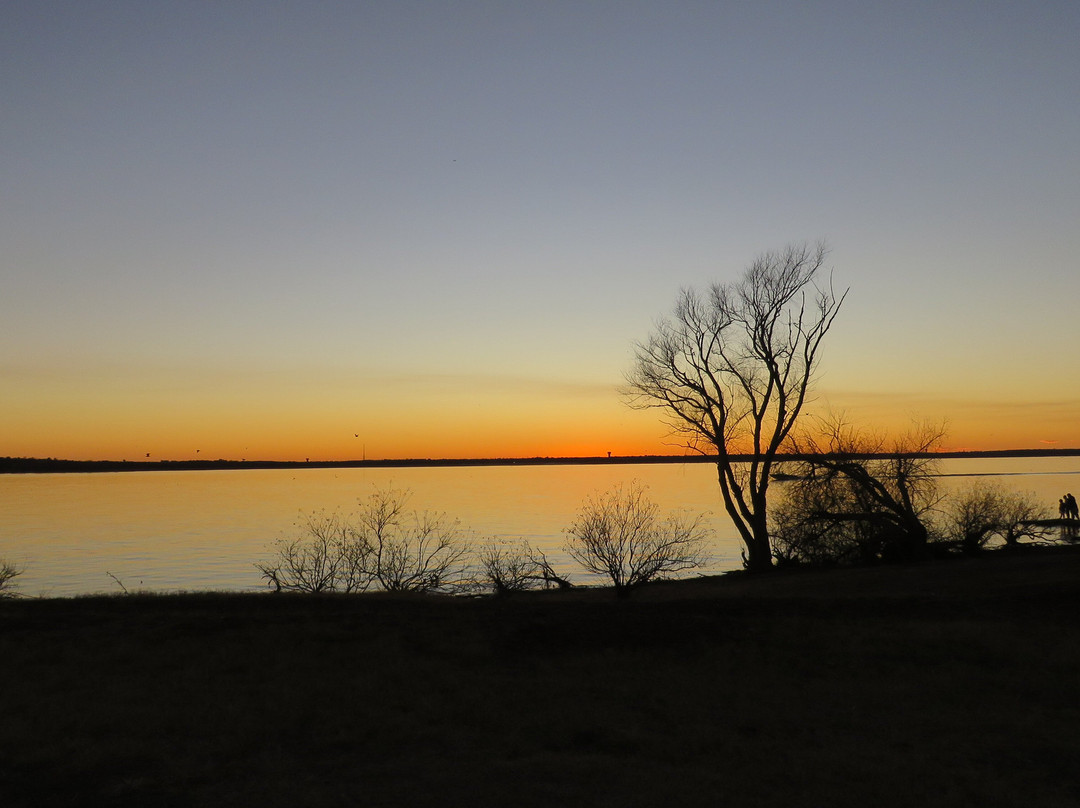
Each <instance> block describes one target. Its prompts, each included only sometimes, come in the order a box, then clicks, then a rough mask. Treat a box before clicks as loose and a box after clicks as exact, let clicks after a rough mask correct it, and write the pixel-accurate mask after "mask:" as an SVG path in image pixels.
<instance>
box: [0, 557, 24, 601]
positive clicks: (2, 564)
mask: <svg viewBox="0 0 1080 808" xmlns="http://www.w3.org/2000/svg"><path fill="white" fill-rule="evenodd" d="M22 574H23V570H22V568H21V567H17V566H15V565H14V564H12V563H10V562H8V561H5V560H3V559H0V598H13V597H15V595H16V594H17V593H16V592H15V589H16V587H17V586H18V583H17V582H15V579H16V578H18V577H19V576H20V575H22Z"/></svg>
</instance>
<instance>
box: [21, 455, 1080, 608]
mask: <svg viewBox="0 0 1080 808" xmlns="http://www.w3.org/2000/svg"><path fill="white" fill-rule="evenodd" d="M941 471H942V472H943V473H944V474H945V475H946V476H943V477H942V483H943V485H945V486H947V487H956V486H960V487H963V486H965V485H970V484H971V483H973V482H975V481H976V480H977V479H979V480H983V481H987V482H994V483H998V484H1001V485H1004V486H1006V487H1007V488H1010V489H1013V490H1019V491H1030V492H1033V493H1035V494H1036V495H1037V496H1038V497H1039V498H1040V499H1041V500H1043V501H1045V502H1046V505H1047V507H1048V508H1050V509H1052V510H1053V511H1054V512H1055V513H1054V515H1056V509H1057V500H1058V498H1059V497H1060V496H1061V495H1062V494H1064V493H1065V492H1066V491H1072V492H1073V493H1077V492H1078V491H1080V458H1076V457H1073V458H1053V459H1044V458H1034V459H994V460H949V461H945V462H943V463H942V466H941ZM634 480H637V481H638V482H640V483H642V484H644V485H646V486H648V488H649V494H650V496H651V497H652V498H653V499H654V500H655V501H656V502H657V503H659V504H660V505H661V506H662V507H663V508H664V509H669V508H690V509H692V510H694V511H708V512H710V513H711V518H710V523H711V526H712V527H713V529H714V531H715V536H714V540H713V543H712V547H711V550H712V555H713V562H712V565H711V567H710V569H709V571H721V570H730V569H738V568H739V567H740V566H741V560H740V548H741V545H740V543H739V540H738V537H737V533H736V531H735V529H734V527H733V526H732V525H731V522H730V521H729V520H728V518H727V515H726V514H725V513H724V509H723V504H722V502H721V500H720V494H719V489H718V488H717V484H716V477H715V469H714V468H713V467H712V466H709V465H707V464H696V463H690V464H682V465H638V466H622V465H620V466H603V465H601V466H512V467H481V468H410V469H303V470H271V471H176V472H167V471H160V472H124V473H118V474H42V475H0V558H4V559H7V560H9V561H14V562H16V563H17V564H19V565H21V566H23V567H25V570H26V571H25V573H24V574H23V576H22V577H21V578H20V579H19V581H20V587H19V588H20V591H21V592H24V593H26V594H31V595H37V594H45V595H51V596H67V595H78V594H87V593H92V592H118V591H120V590H119V586H118V585H117V584H116V583H115V582H114V581H113V580H112V578H110V577H109V575H108V573H111V574H112V575H115V576H116V577H117V578H119V579H120V580H121V581H123V582H124V585H125V586H126V587H127V588H128V589H136V588H140V589H147V590H155V591H175V590H210V589H214V590H255V589H259V588H261V587H262V583H261V581H260V579H259V575H258V572H257V571H256V569H255V567H254V566H253V565H254V562H256V561H258V560H260V559H265V558H268V557H269V553H268V551H267V547H268V545H269V544H270V543H271V542H272V541H273V540H274V539H276V538H280V537H284V536H292V535H295V534H296V532H297V531H296V527H295V526H296V523H297V521H298V520H299V519H300V518H301V516H302V515H304V514H307V513H310V512H313V511H320V510H325V511H340V512H342V513H349V512H351V511H353V510H354V509H355V508H356V505H357V500H358V499H360V498H363V497H365V496H366V495H368V494H369V493H371V492H372V491H374V490H375V489H376V488H377V487H387V486H393V487H395V488H403V489H408V490H410V491H412V492H413V499H412V505H413V507H415V508H417V509H419V510H425V509H426V510H432V511H442V512H445V513H446V514H447V515H448V516H450V517H453V518H456V519H458V520H459V521H460V522H461V525H462V527H463V528H464V529H466V530H467V531H468V532H469V533H471V534H472V535H473V536H474V537H476V538H478V539H481V540H483V539H486V538H488V537H496V538H499V539H508V540H516V539H519V538H525V539H528V540H529V541H530V542H531V543H532V544H533V545H534V546H538V547H540V548H542V549H544V550H545V551H546V552H548V554H549V557H551V558H552V560H553V561H556V562H558V561H560V560H561V559H563V555H562V546H563V542H564V534H563V530H564V529H565V527H566V526H567V525H568V524H569V523H570V521H571V520H572V519H573V517H574V515H575V514H576V512H577V510H578V507H579V506H580V504H581V500H582V499H583V498H584V497H585V496H586V495H588V494H590V493H593V492H595V491H603V490H607V489H609V488H611V487H613V486H615V485H617V484H619V483H629V482H631V481H634ZM558 566H562V567H563V568H564V569H566V570H569V571H571V572H572V576H571V577H572V579H573V580H576V581H579V582H581V583H585V582H586V579H585V577H584V576H583V575H582V574H580V573H573V567H572V566H571V565H561V564H559V565H558Z"/></svg>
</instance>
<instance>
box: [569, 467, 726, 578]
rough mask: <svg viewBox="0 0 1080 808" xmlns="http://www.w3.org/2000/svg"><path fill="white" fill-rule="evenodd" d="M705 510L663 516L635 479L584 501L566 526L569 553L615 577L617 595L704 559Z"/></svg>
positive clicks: (591, 568) (587, 566)
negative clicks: (625, 486)
mask: <svg viewBox="0 0 1080 808" xmlns="http://www.w3.org/2000/svg"><path fill="white" fill-rule="evenodd" d="M703 521H704V514H699V515H697V516H690V515H688V514H680V513H671V514H669V515H668V516H667V517H666V518H663V519H662V518H661V517H660V514H659V509H658V508H657V506H656V505H655V504H654V503H653V502H651V501H650V500H649V499H648V498H647V497H646V496H645V492H644V490H643V489H642V488H641V487H640V486H638V485H636V484H632V485H631V486H630V487H628V488H625V489H624V488H622V487H619V488H616V489H614V490H612V491H609V492H607V493H605V494H600V495H594V496H592V497H589V498H588V499H586V500H585V503H584V504H583V505H582V507H581V511H580V512H579V513H578V517H577V519H576V520H575V521H574V522H573V524H571V525H570V527H569V528H567V531H566V532H567V534H568V535H569V539H568V541H567V545H566V552H567V554H569V556H570V557H571V558H573V559H574V560H575V561H576V562H578V563H579V564H580V565H581V566H582V567H584V568H585V569H586V570H588V571H589V572H592V573H596V574H597V575H605V576H607V577H608V578H610V579H611V582H612V584H614V586H615V591H616V593H617V594H619V595H620V596H621V595H626V594H627V593H629V592H630V590H632V589H634V588H635V587H638V586H641V585H642V584H644V583H647V582H649V581H651V580H653V579H656V578H663V577H666V576H668V575H671V574H672V573H676V572H681V571H684V570H688V569H693V568H694V567H700V566H701V565H702V564H704V563H705V551H704V542H705V539H706V537H707V536H708V535H709V530H708V529H707V528H706V527H705V526H704V525H703Z"/></svg>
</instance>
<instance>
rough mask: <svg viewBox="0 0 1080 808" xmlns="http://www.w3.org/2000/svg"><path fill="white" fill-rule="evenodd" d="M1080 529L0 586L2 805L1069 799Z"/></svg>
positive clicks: (1076, 748) (1078, 749) (1078, 744)
mask: <svg viewBox="0 0 1080 808" xmlns="http://www.w3.org/2000/svg"><path fill="white" fill-rule="evenodd" d="M1078 614H1080V552H1077V551H1076V550H1075V549H1074V548H1062V549H1060V550H1051V551H1046V552H1041V553H1031V554H1027V555H1021V556H1014V557H1004V556H1001V557H995V558H986V559H971V560H962V561H955V562H941V563H937V564H934V565H929V566H915V567H896V568H878V569H861V570H845V571H835V572H796V573H789V572H779V573H777V574H774V575H769V576H764V577H753V576H743V575H728V576H722V577H720V578H710V579H699V580H695V581H686V582H678V583H671V584H659V585H655V586H651V587H646V588H645V589H642V590H641V591H640V592H638V593H636V594H635V596H634V597H632V598H631V599H629V600H627V601H620V600H616V599H615V598H614V597H612V595H611V593H610V592H578V593H575V592H569V593H557V592H552V593H535V594H530V595H525V596H520V597H513V598H509V599H507V600H505V601H493V600H461V599H448V598H438V597H408V596H392V597H391V596H382V595H363V596H352V597H349V596H337V597H308V596H273V595H269V594H266V595H223V594H192V595H178V596H142V595H135V596H113V597H94V598H78V599H73V600H41V601H37V600H26V599H21V600H15V601H5V602H0V693H3V705H4V706H3V708H2V716H0V794H2V795H3V796H2V799H3V804H4V805H6V806H24V805H25V806H54V805H55V806H61V805H90V804H109V805H118V806H124V805H166V806H168V805H206V806H216V805H222V806H224V805H246V804H259V805H263V806H302V805H320V806H334V805H354V804H360V803H363V804H366V805H386V806H391V805H394V806H399V805H408V806H413V805H415V806H435V805H440V806H441V805H446V804H463V803H469V804H474V805H495V804H499V805H504V804H512V805H515V806H534V805H535V806H539V805H546V806H550V805H596V806H606V805H612V806H615V805H618V806H638V805H640V806H646V805H657V804H674V805H682V806H695V805H724V804H727V805H738V806H778V805H783V806H811V805H813V806H818V805H830V806H865V805H873V806H885V807H887V806H900V805H903V806H909V805H913V804H921V805H924V806H926V805H929V806H967V805H973V804H982V805H994V806H1012V805H1015V806H1021V805H1022V806H1030V805H1039V806H1066V805H1068V806H1072V805H1076V804H1077V803H1078V802H1080V776H1078V775H1077V774H1075V773H1074V770H1075V769H1076V766H1075V761H1076V759H1077V756H1078V754H1080V739H1078V733H1077V727H1078V725H1080V721H1078V719H1080V708H1078V707H1077V706H1076V705H1077V700H1076V697H1075V688H1076V682H1075V678H1076V672H1077V670H1080V621H1078V620H1077V616H1078Z"/></svg>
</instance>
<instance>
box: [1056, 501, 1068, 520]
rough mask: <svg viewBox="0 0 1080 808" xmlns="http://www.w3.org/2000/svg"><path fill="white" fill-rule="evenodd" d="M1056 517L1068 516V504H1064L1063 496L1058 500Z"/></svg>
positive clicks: (1066, 517) (1063, 517)
mask: <svg viewBox="0 0 1080 808" xmlns="http://www.w3.org/2000/svg"><path fill="white" fill-rule="evenodd" d="M1058 517H1059V518H1060V519H1068V518H1069V506H1068V505H1066V504H1065V497H1062V498H1061V499H1059V500H1058Z"/></svg>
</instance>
